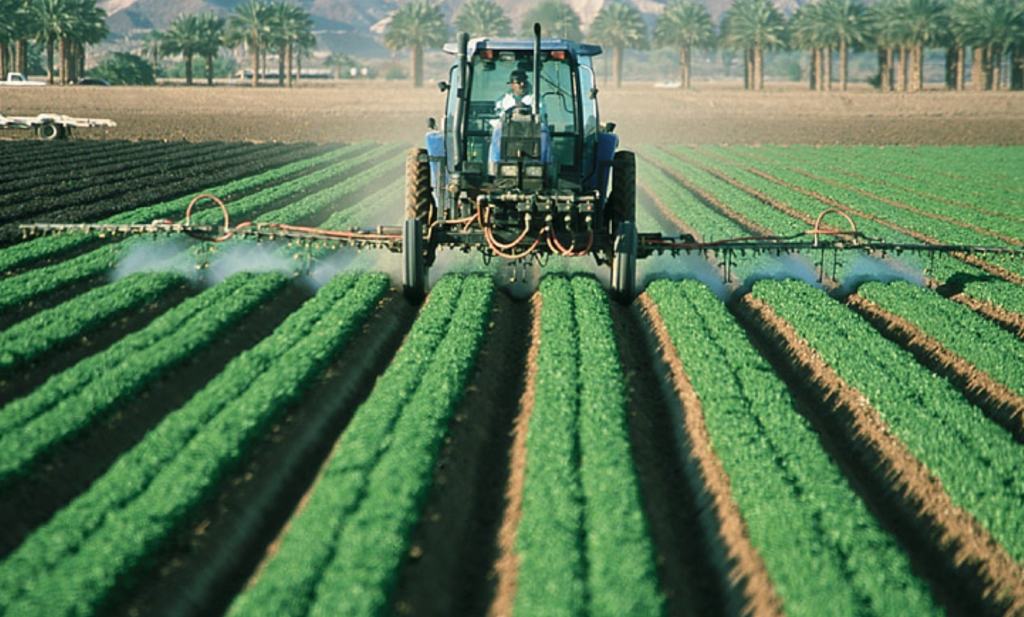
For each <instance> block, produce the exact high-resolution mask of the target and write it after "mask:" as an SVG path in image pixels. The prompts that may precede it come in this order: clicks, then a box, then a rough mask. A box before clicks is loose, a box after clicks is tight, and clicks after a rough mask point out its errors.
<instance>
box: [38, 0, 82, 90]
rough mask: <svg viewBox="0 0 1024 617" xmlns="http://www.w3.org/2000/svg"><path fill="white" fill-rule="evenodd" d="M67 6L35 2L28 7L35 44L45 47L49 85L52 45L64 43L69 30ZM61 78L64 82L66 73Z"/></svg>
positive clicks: (50, 0) (57, 0)
mask: <svg viewBox="0 0 1024 617" xmlns="http://www.w3.org/2000/svg"><path fill="white" fill-rule="evenodd" d="M68 4H69V3H68V2H67V1H66V0H36V1H35V2H32V3H31V4H30V5H29V6H30V8H31V11H32V17H33V23H34V26H35V39H36V42H38V43H40V44H42V45H45V46H46V81H47V83H49V84H50V85H53V81H54V69H53V55H54V45H55V44H58V43H60V42H61V41H64V40H65V36H66V34H67V32H68V30H69V29H70V28H71V21H72V14H71V11H70V10H69V6H68ZM61 55H62V57H63V54H61ZM61 77H62V79H63V80H65V81H66V80H67V73H64V74H63V75H62V76H61Z"/></svg>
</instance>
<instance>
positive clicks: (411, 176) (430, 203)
mask: <svg viewBox="0 0 1024 617" xmlns="http://www.w3.org/2000/svg"><path fill="white" fill-rule="evenodd" d="M436 220H437V208H436V207H435V205H434V193H433V190H432V189H431V186H430V163H429V161H428V160H427V151H426V150H424V149H423V148H413V149H411V150H410V151H409V154H408V156H407V157H406V160H405V227H403V229H402V288H403V291H404V293H405V296H406V298H408V299H409V300H410V301H412V302H420V301H422V300H423V298H424V297H426V292H427V269H428V267H429V266H430V265H431V264H432V263H433V262H434V255H435V253H436V247H435V246H434V245H433V244H432V243H431V242H430V241H429V238H430V226H431V225H432V224H433V223H434V221H436Z"/></svg>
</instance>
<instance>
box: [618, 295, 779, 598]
mask: <svg viewBox="0 0 1024 617" xmlns="http://www.w3.org/2000/svg"><path fill="white" fill-rule="evenodd" d="M638 304H639V310H640V313H641V315H642V317H643V319H644V320H645V322H646V325H647V329H648V330H649V331H650V333H651V336H652V337H653V338H654V340H655V344H656V346H657V348H658V349H659V350H660V352H661V353H660V355H661V357H660V359H659V361H660V362H661V363H663V364H664V366H665V367H666V369H667V371H668V374H667V375H666V376H665V379H664V380H661V383H662V387H663V388H665V389H666V390H667V392H666V400H668V401H675V402H676V404H674V405H672V407H673V409H672V413H673V419H672V421H673V424H674V427H673V428H674V431H675V432H676V433H677V437H676V439H677V441H678V444H679V445H678V447H679V448H680V449H681V451H682V457H683V460H682V464H683V467H684V471H685V474H686V475H687V477H688V483H689V484H690V485H691V486H693V487H695V489H696V490H697V491H699V494H698V496H697V499H698V507H699V508H700V510H701V515H700V523H699V524H700V526H701V527H702V528H703V534H704V538H705V541H706V542H707V543H708V544H709V549H710V551H709V552H710V553H711V554H710V560H711V562H712V564H713V568H714V570H715V571H716V574H717V576H718V580H719V584H720V585H722V595H723V597H724V603H725V606H726V611H725V612H726V614H734V615H755V616H760V615H782V614H783V608H782V600H781V599H780V598H779V596H778V594H777V593H776V591H775V586H774V584H773V583H772V581H771V578H770V577H769V575H768V570H767V568H766V567H765V565H764V561H763V560H762V559H761V556H760V555H759V554H758V552H757V550H756V549H755V548H754V546H753V545H752V544H751V543H750V536H749V533H748V531H747V529H746V523H745V522H744V520H743V515H742V513H741V512H740V510H739V506H738V505H737V504H736V501H735V500H734V499H733V497H732V489H731V488H730V486H729V477H728V475H727V474H726V473H725V469H724V468H723V466H722V462H721V460H719V458H718V456H717V455H716V454H715V453H714V450H713V448H712V444H711V437H710V436H709V435H708V432H707V427H706V426H705V424H704V415H703V411H702V410H701V401H700V398H699V397H698V396H697V393H696V392H695V391H694V389H693V386H692V385H691V384H690V381H689V378H688V377H687V375H686V368H685V367H684V366H683V363H682V361H681V360H680V358H679V354H678V353H677V352H676V350H675V347H674V345H673V344H672V341H671V339H670V337H669V335H668V332H667V330H666V329H665V326H664V323H663V322H662V320H661V315H660V313H659V312H658V308H657V306H656V305H655V304H654V302H653V301H652V300H651V299H650V298H649V297H648V296H647V295H646V294H644V295H642V296H641V297H640V299H639V300H638ZM697 487H699V488H697Z"/></svg>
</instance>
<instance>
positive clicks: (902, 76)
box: [896, 45, 907, 92]
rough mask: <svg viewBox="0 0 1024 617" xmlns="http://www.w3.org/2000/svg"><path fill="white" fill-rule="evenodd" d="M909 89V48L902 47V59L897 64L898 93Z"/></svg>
mask: <svg viewBox="0 0 1024 617" xmlns="http://www.w3.org/2000/svg"><path fill="white" fill-rule="evenodd" d="M906 89H907V48H906V47H904V46H902V45H900V59H899V61H898V62H897V63H896V91H897V92H905V91H906Z"/></svg>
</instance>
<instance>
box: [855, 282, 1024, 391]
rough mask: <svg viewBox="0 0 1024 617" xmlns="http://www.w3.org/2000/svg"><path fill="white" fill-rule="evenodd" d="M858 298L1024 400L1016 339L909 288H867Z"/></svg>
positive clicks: (1023, 362) (1021, 352)
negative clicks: (903, 322) (901, 320)
mask: <svg viewBox="0 0 1024 617" xmlns="http://www.w3.org/2000/svg"><path fill="white" fill-rule="evenodd" d="M858 293H859V294H860V295H862V296H863V297H864V298H866V299H868V300H871V301H872V302H875V303H876V304H878V305H879V306H881V307H882V308H884V309H885V310H887V311H889V312H891V313H895V314H896V315H899V316H900V317H903V318H904V319H906V320H907V321H910V322H911V323H913V324H914V325H915V326H917V327H918V328H921V330H923V331H924V332H925V333H926V334H927V335H928V336H931V337H932V338H934V339H936V340H937V341H939V342H940V343H942V345H943V346H944V347H946V348H947V349H949V350H950V351H952V352H953V353H955V354H956V355H958V356H960V357H961V358H963V359H965V360H967V361H968V362H970V363H971V364H973V365H974V366H976V367H977V368H978V369H979V370H981V371H984V372H986V373H988V374H989V375H990V376H991V377H992V378H993V379H995V380H996V381H998V382H1000V383H1002V384H1004V385H1006V386H1008V387H1009V388H1010V389H1011V390H1013V391H1015V392H1016V393H1017V394H1019V395H1021V396H1024V341H1021V339H1019V338H1018V337H1016V336H1014V335H1013V334H1011V333H1009V332H1007V331H1006V330H1003V329H1002V328H1000V327H999V326H998V325H996V324H994V323H992V322H991V321H989V320H987V319H985V318H983V317H981V316H980V315H978V314H977V313H975V312H974V311H972V310H971V309H969V308H967V307H966V306H964V305H962V304H959V303H956V302H950V301H949V300H947V299H945V298H943V297H942V296H940V295H939V294H937V293H935V292H934V291H931V290H929V289H924V288H922V287H918V286H917V285H912V284H910V283H906V282H902V281H898V282H893V283H890V284H888V285H884V284H882V283H868V284H865V285H861V286H860V288H859V289H858Z"/></svg>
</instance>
